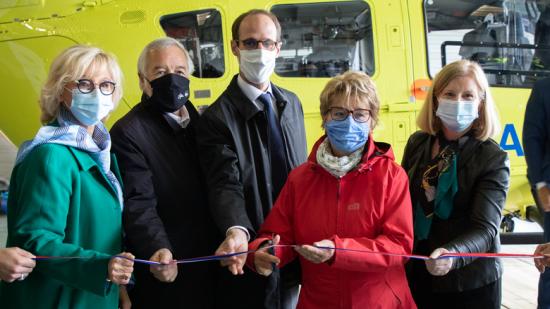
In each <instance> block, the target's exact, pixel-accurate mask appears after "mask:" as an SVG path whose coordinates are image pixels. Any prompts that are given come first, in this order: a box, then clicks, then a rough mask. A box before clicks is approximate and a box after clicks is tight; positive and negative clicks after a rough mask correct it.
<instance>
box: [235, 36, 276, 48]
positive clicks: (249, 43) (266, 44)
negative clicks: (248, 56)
mask: <svg viewBox="0 0 550 309" xmlns="http://www.w3.org/2000/svg"><path fill="white" fill-rule="evenodd" d="M235 42H237V44H238V43H239V42H241V43H243V46H244V48H245V49H257V48H258V44H260V43H262V47H263V48H264V49H267V50H274V49H275V47H276V46H277V44H279V43H280V42H277V41H273V40H270V39H267V40H263V41H261V40H260V41H258V40H256V39H252V38H250V39H246V40H240V41H239V40H235Z"/></svg>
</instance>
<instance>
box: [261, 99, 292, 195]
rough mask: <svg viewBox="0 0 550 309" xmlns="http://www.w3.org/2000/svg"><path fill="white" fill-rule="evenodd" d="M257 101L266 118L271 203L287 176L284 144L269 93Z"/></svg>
mask: <svg viewBox="0 0 550 309" xmlns="http://www.w3.org/2000/svg"><path fill="white" fill-rule="evenodd" d="M258 100H259V101H260V102H261V103H262V104H263V105H264V112H265V115H266V118H267V126H268V130H267V139H268V146H269V149H268V152H269V156H270V160H271V182H272V184H273V186H272V188H271V190H272V192H271V193H272V195H273V201H275V199H276V198H277V196H278V195H279V192H280V191H281V189H282V187H283V185H284V184H285V181H286V178H287V176H288V169H287V166H286V156H285V144H284V141H283V134H282V131H281V125H280V124H279V121H278V119H277V117H276V116H275V111H274V110H273V108H272V106H271V95H270V94H269V93H263V94H262V95H260V96H259V97H258Z"/></svg>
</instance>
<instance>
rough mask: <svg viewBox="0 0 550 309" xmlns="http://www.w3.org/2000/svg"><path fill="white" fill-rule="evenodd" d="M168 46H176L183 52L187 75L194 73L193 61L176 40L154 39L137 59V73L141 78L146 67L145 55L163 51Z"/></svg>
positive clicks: (166, 38)
mask: <svg viewBox="0 0 550 309" xmlns="http://www.w3.org/2000/svg"><path fill="white" fill-rule="evenodd" d="M170 46H176V47H178V48H179V49H181V50H182V51H183V53H184V54H185V57H186V58H187V66H188V70H189V72H188V74H189V75H191V74H193V71H195V66H194V65H193V60H192V59H191V56H190V55H189V52H187V49H185V47H184V46H183V45H182V44H181V43H180V42H179V41H178V40H176V39H174V38H170V37H165V38H160V39H156V40H154V41H152V42H151V43H149V44H147V46H145V48H144V49H143V50H142V51H141V54H140V55H139V58H138V73H139V74H140V75H142V76H145V68H146V67H147V55H148V54H149V53H150V52H151V51H153V50H159V49H165V48H168V47H170Z"/></svg>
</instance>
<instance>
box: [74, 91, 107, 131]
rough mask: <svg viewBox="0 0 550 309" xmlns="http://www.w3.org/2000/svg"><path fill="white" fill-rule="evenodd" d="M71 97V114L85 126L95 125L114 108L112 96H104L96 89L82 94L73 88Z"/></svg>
mask: <svg viewBox="0 0 550 309" xmlns="http://www.w3.org/2000/svg"><path fill="white" fill-rule="evenodd" d="M72 95H73V101H72V103H71V113H72V114H73V115H74V116H75V117H76V119H78V121H80V123H81V124H83V125H85V126H92V125H95V124H96V123H98V122H99V121H101V119H103V118H105V117H106V116H107V115H109V113H110V112H111V111H112V110H113V108H114V104H113V95H111V94H110V95H104V94H102V93H101V92H100V91H99V90H98V89H95V90H94V91H92V92H90V93H82V92H80V91H79V90H78V89H77V88H75V89H73V91H72Z"/></svg>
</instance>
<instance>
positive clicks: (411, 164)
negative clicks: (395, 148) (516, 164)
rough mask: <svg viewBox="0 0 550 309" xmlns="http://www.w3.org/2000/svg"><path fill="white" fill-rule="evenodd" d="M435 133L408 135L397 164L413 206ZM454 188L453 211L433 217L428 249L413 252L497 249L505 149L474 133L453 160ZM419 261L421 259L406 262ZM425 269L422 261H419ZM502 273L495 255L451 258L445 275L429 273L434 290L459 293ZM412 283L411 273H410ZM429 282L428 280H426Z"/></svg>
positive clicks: (506, 184)
mask: <svg viewBox="0 0 550 309" xmlns="http://www.w3.org/2000/svg"><path fill="white" fill-rule="evenodd" d="M435 139H436V137H435V136H433V135H429V134H427V133H424V132H416V133H414V134H413V135H412V136H411V137H410V138H409V140H408V142H407V146H406V148H405V153H404V155H403V162H402V166H403V168H404V169H405V171H407V174H408V175H409V184H410V191H411V193H412V194H411V200H412V204H413V207H414V206H415V205H416V203H417V202H418V198H417V197H415V193H414V192H418V190H416V188H415V187H414V186H418V185H419V183H420V182H419V177H421V173H422V171H423V169H424V167H425V166H426V164H427V163H428V162H429V160H430V158H431V147H432V145H433V143H434V140H435ZM457 177H458V192H457V193H456V195H455V198H454V204H453V210H452V212H451V215H450V217H449V218H448V219H447V220H441V219H439V218H437V217H435V216H434V219H433V221H432V227H431V230H430V234H429V236H428V239H427V244H428V248H427V249H428V250H427V251H426V252H418V251H416V245H417V240H416V239H415V249H413V251H415V253H417V254H424V255H429V254H430V253H431V252H432V251H433V250H435V249H437V248H445V249H447V250H449V251H453V252H466V253H468V252H498V251H499V250H500V238H499V231H500V222H501V219H502V209H503V208H504V204H505V202H506V194H507V192H508V188H509V180H510V168H509V160H508V154H507V153H506V152H505V151H503V150H502V149H500V147H499V146H498V144H497V143H496V142H495V141H493V140H492V139H489V140H487V141H484V142H482V141H479V140H477V139H475V138H474V137H467V140H466V141H465V142H464V144H463V145H461V146H460V150H459V152H458V162H457ZM409 263H421V264H424V262H423V261H410V262H409ZM422 268H423V269H425V266H424V265H422ZM501 275H502V264H501V261H500V260H499V259H473V258H456V259H453V269H452V270H451V271H450V272H449V273H448V274H447V275H445V276H441V277H437V276H430V278H431V286H432V290H433V291H437V292H461V291H465V290H471V289H475V288H479V287H482V286H485V285H487V284H489V283H492V282H494V281H495V280H497V279H498V278H500V277H501ZM409 282H410V283H411V284H415V278H410V277H409ZM428 284H429V283H428Z"/></svg>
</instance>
